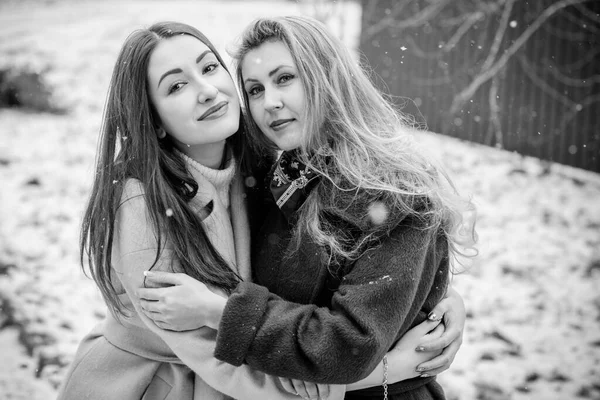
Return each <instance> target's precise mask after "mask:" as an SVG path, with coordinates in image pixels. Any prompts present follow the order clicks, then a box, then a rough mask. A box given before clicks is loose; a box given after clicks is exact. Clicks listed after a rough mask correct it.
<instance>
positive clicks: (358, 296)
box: [215, 221, 447, 384]
mask: <svg viewBox="0 0 600 400" xmlns="http://www.w3.org/2000/svg"><path fill="white" fill-rule="evenodd" d="M405 222H406V223H401V224H400V225H398V226H397V227H396V228H395V229H394V230H393V231H392V232H391V233H390V235H389V236H388V237H386V238H385V239H383V241H382V243H381V245H380V246H378V247H377V248H375V249H372V250H370V251H368V252H367V253H365V254H364V255H363V256H362V257H361V258H360V259H359V260H357V261H356V262H355V264H354V266H353V267H352V270H351V271H350V272H349V273H347V274H346V275H345V276H344V277H343V279H342V281H341V284H340V286H339V289H338V290H337V291H336V292H335V293H334V294H333V297H332V301H331V306H330V308H325V307H317V306H315V305H310V304H309V305H306V304H298V303H292V302H288V301H285V300H284V299H282V298H281V297H278V296H276V295H274V294H272V293H269V291H268V290H267V289H266V288H264V287H261V286H259V285H257V284H253V283H248V282H242V283H241V284H239V285H238V287H237V288H236V290H235V291H234V293H233V294H232V295H231V296H230V297H229V300H228V302H227V304H226V306H225V310H224V312H223V315H222V319H221V322H220V325H219V332H218V337H217V347H216V351H215V355H216V357H217V358H219V359H221V360H223V361H227V362H229V363H232V364H234V365H241V364H242V363H243V362H245V363H247V364H248V365H250V366H251V367H253V368H256V369H258V370H261V371H264V372H266V373H268V374H274V373H277V374H278V375H281V376H286V377H291V378H296V379H301V380H305V381H314V382H321V383H336V384H348V383H351V382H355V381H357V380H359V379H362V378H364V377H365V376H367V375H368V374H369V373H370V372H371V371H372V370H373V369H374V368H375V367H376V366H377V364H378V363H379V362H380V360H381V359H382V358H383V356H384V355H385V353H386V352H387V351H388V349H389V348H390V347H391V346H392V345H393V343H394V342H395V341H396V340H397V339H398V338H400V337H401V336H402V335H403V334H404V333H405V332H406V331H407V330H408V329H409V328H410V327H411V326H412V325H413V323H414V322H415V319H416V317H417V315H418V313H419V312H420V311H421V309H422V307H423V305H424V304H425V303H426V300H427V297H428V296H429V293H430V292H431V291H432V290H435V289H437V290H439V292H440V293H443V291H444V290H445V287H444V288H441V287H438V288H433V286H434V284H433V282H436V284H439V282H445V278H446V275H444V274H446V272H447V269H446V268H443V267H442V268H440V269H439V270H438V267H439V266H440V265H442V264H443V260H446V259H447V258H446V254H447V245H446V240H445V238H444V237H443V235H437V234H435V233H432V232H431V231H430V230H427V229H419V228H416V227H415V226H414V224H411V223H409V222H408V221H405ZM436 274H441V275H440V276H441V277H443V278H444V279H441V280H436ZM442 275H443V276H442ZM440 298H441V296H440ZM430 300H431V299H430ZM427 303H429V301H428V302H427ZM434 304H435V303H434Z"/></svg>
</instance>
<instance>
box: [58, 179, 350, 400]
mask: <svg viewBox="0 0 600 400" xmlns="http://www.w3.org/2000/svg"><path fill="white" fill-rule="evenodd" d="M192 173H193V175H194V178H195V179H196V180H197V182H198V184H199V186H200V188H202V189H201V190H199V192H198V194H197V195H196V197H195V198H194V199H193V200H192V202H191V206H192V208H194V210H195V211H199V210H201V209H202V208H203V207H204V206H205V205H206V204H208V202H209V201H211V200H212V201H214V208H213V212H212V213H211V215H209V216H208V217H207V219H206V220H205V221H204V222H205V224H206V225H207V228H208V229H207V231H208V233H209V237H210V238H211V242H213V244H215V247H217V249H218V250H219V251H220V252H221V254H222V255H223V256H224V258H225V259H226V260H229V261H234V263H232V264H234V265H236V267H237V269H238V273H239V274H240V275H241V276H242V277H243V278H244V279H248V280H249V279H250V262H249V260H250V256H249V251H250V250H249V249H250V246H249V226H248V218H247V212H246V205H245V203H244V196H243V190H244V189H243V184H242V182H241V179H239V178H238V177H237V176H236V177H235V178H234V179H233V183H232V186H231V190H230V206H231V223H229V218H227V221H225V220H224V219H223V218H222V216H223V215H221V216H220V217H219V215H220V214H222V212H223V208H224V209H225V212H227V210H226V209H227V207H226V205H223V204H222V203H223V202H222V201H220V200H219V196H218V193H217V191H216V190H214V187H213V186H212V185H211V184H210V183H209V182H208V181H207V180H206V179H204V178H203V177H202V175H199V174H197V173H194V171H192ZM211 188H212V190H211ZM123 200H124V201H123V204H122V205H121V207H120V208H119V212H118V213H117V218H116V223H115V240H114V242H113V246H114V248H113V268H114V271H113V272H114V273H115V276H116V278H115V279H114V284H115V286H116V289H117V291H118V292H122V294H121V295H120V296H119V297H120V299H121V301H122V302H123V303H124V305H125V307H127V308H128V309H129V310H131V311H130V314H131V315H130V316H129V317H127V318H121V321H120V322H119V321H116V320H115V318H114V317H113V316H112V315H111V314H110V313H108V316H107V317H106V318H105V320H104V321H103V322H101V323H100V324H99V325H98V326H96V327H95V328H94V330H93V331H92V332H91V333H90V334H88V335H87V336H86V337H85V338H84V339H83V341H82V343H81V344H80V346H79V348H78V350H77V354H76V356H75V359H74V361H73V362H72V364H71V366H70V369H69V372H68V375H67V376H66V379H65V380H64V382H63V386H62V388H61V391H60V394H59V397H58V400H82V399H93V400H109V399H110V400H114V399H121V400H134V399H135V400H138V399H143V400H154V399H160V400H171V399H172V400H192V399H194V400H199V399H203V400H213V399H214V400H220V399H228V398H236V399H252V400H254V399H277V400H280V399H284V400H285V399H289V400H292V399H294V400H297V399H298V397H297V396H295V395H292V394H290V393H288V392H285V391H284V390H283V389H282V388H281V386H280V384H279V380H278V379H277V378H275V377H273V376H270V375H266V374H264V373H261V372H257V371H254V370H252V369H250V368H249V367H248V366H245V365H243V366H240V367H234V366H232V365H230V364H227V363H225V362H222V361H219V360H217V359H215V358H214V356H213V353H214V348H215V340H216V332H215V331H214V330H211V329H208V328H201V329H197V330H193V331H186V332H173V331H166V330H162V329H160V328H158V327H157V326H156V325H155V324H154V323H153V322H152V321H151V320H149V319H148V318H147V317H146V316H145V315H144V314H143V312H141V311H140V306H139V303H138V300H137V297H136V296H135V294H134V292H135V290H136V288H139V287H143V286H144V276H143V272H144V271H145V270H148V269H149V267H150V266H151V265H152V264H153V262H154V259H155V257H156V238H155V235H154V232H153V228H152V226H151V224H150V222H149V221H150V219H149V216H148V214H147V208H146V205H145V200H144V191H143V188H142V185H141V184H140V183H139V182H138V181H135V180H129V181H127V182H126V184H125V188H124V193H123ZM211 218H217V219H218V218H221V220H220V221H219V220H210V219H211ZM223 222H227V223H226V224H225V226H226V227H225V228H224V229H217V228H218V227H219V226H223V224H222V223H223ZM215 235H216V236H217V238H218V243H215V242H214V241H215V240H216V238H215V237H214V236H215ZM233 249H235V251H234V250H233ZM232 257H235V259H234V260H232V259H231V258H232ZM172 261H173V260H172V259H171V256H170V250H169V248H168V244H167V248H166V249H165V250H164V251H163V254H162V256H161V258H160V260H159V262H158V264H157V265H156V266H155V267H154V268H153V270H163V271H172V270H171V263H172ZM173 267H174V269H175V270H176V272H177V263H173ZM334 390H336V391H338V392H341V393H338V394H334V395H333V396H332V397H330V398H343V389H341V388H340V387H337V388H334Z"/></svg>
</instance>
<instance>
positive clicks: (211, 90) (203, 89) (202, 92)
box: [198, 79, 219, 104]
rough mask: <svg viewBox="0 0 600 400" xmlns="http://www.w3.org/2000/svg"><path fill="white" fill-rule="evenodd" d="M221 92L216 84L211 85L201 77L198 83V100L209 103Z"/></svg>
mask: <svg viewBox="0 0 600 400" xmlns="http://www.w3.org/2000/svg"><path fill="white" fill-rule="evenodd" d="M218 94H219V89H217V87H216V86H214V85H211V84H210V83H209V82H207V81H206V80H204V79H201V80H200V82H199V84H198V102H199V103H202V104H204V103H207V102H210V101H211V100H214V99H215V98H216V97H217V95H218Z"/></svg>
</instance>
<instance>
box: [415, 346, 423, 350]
mask: <svg viewBox="0 0 600 400" xmlns="http://www.w3.org/2000/svg"><path fill="white" fill-rule="evenodd" d="M415 351H425V347H423V346H419V347H417V348H416V349H415Z"/></svg>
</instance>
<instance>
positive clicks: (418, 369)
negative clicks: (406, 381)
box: [417, 367, 425, 372]
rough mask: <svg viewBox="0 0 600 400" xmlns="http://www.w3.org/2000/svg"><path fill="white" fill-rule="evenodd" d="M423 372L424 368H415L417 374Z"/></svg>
mask: <svg viewBox="0 0 600 400" xmlns="http://www.w3.org/2000/svg"><path fill="white" fill-rule="evenodd" d="M423 371H425V368H423V367H417V372H423Z"/></svg>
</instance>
